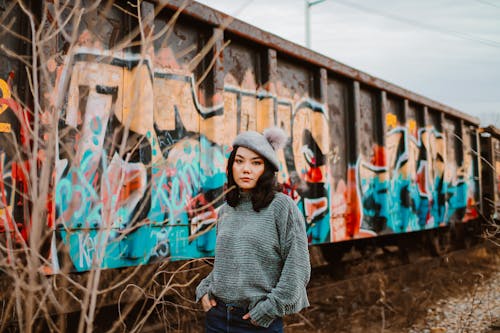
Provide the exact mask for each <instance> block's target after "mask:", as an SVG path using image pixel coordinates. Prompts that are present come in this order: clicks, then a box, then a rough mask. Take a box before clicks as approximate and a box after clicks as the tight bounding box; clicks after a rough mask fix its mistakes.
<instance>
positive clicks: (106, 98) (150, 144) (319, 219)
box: [0, 1, 478, 271]
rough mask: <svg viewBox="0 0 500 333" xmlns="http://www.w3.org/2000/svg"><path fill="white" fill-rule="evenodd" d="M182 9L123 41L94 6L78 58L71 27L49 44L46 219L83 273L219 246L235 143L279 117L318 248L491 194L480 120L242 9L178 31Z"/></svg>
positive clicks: (118, 26) (194, 20)
mask: <svg viewBox="0 0 500 333" xmlns="http://www.w3.org/2000/svg"><path fill="white" fill-rule="evenodd" d="M179 4H180V3H179V1H173V2H168V4H166V6H167V8H169V9H170V10H164V11H159V10H156V9H155V8H154V7H153V6H152V3H147V2H144V3H143V4H142V5H141V9H142V10H144V11H145V12H146V15H149V14H152V13H155V12H157V13H158V14H157V16H156V17H154V19H152V20H151V21H146V22H144V24H145V25H146V26H147V27H149V28H152V27H154V29H153V30H152V31H153V32H154V33H155V34H156V35H157V38H156V39H155V40H154V41H153V42H149V41H147V40H146V41H143V42H142V43H141V39H140V36H139V35H137V36H135V37H134V38H133V42H135V43H136V45H124V46H123V48H118V49H115V48H116V47H118V46H119V45H121V43H122V40H121V38H123V37H124V36H127V34H128V33H130V32H134V31H135V30H136V28H137V24H136V23H137V22H136V20H135V19H134V17H133V16H131V15H128V14H125V13H124V12H123V10H119V9H117V8H116V7H111V9H110V10H109V11H107V12H106V13H105V14H104V13H103V14H102V16H103V17H101V18H100V20H102V24H96V23H98V22H100V21H96V20H95V17H92V16H91V15H84V16H83V18H82V24H81V26H79V27H78V30H77V37H78V39H77V41H76V43H75V44H74V45H72V46H71V53H68V46H67V45H65V43H64V42H63V38H59V39H56V40H55V42H54V43H53V44H51V45H50V47H48V49H47V51H46V52H48V55H49V61H48V63H47V64H44V66H46V67H47V68H46V69H47V71H48V74H49V76H48V77H47V78H46V79H45V81H44V89H43V90H42V91H41V94H40V95H41V99H42V102H41V109H42V111H43V114H44V115H45V116H44V117H45V119H57V120H58V125H57V130H56V128H55V127H54V128H51V127H50V126H47V129H46V130H47V133H45V134H47V137H48V136H49V134H50V135H53V136H54V137H56V138H57V147H52V148H50V147H48V148H47V147H45V146H43V145H42V146H40V148H39V150H40V152H37V154H38V155H37V156H40V157H41V158H43V157H44V156H54V155H55V156H54V157H53V158H52V160H49V161H43V162H45V163H49V164H50V165H54V168H55V170H54V176H53V177H54V180H53V189H52V193H51V196H52V197H53V203H52V202H51V205H52V206H51V207H52V210H50V209H49V211H50V212H49V213H48V214H47V215H48V220H49V221H48V222H47V225H48V230H49V233H51V237H52V240H53V243H54V244H58V245H59V246H60V249H61V250H60V253H65V254H67V255H68V257H69V258H70V261H71V264H72V265H73V269H74V270H77V271H85V270H89V269H91V268H92V267H93V265H94V258H96V256H98V255H101V256H100V258H102V262H101V263H100V265H101V266H102V267H106V268H116V267H123V266H135V265H140V264H146V263H153V262H161V261H165V260H170V259H174V260H175V259H185V258H193V257H204V256H210V255H212V254H213V251H214V248H215V239H216V237H215V235H216V233H215V227H214V226H215V224H214V222H215V221H216V217H217V212H218V209H219V208H220V207H221V205H222V203H223V201H222V200H221V195H222V193H223V190H224V184H225V181H226V179H225V177H226V175H225V162H226V159H227V157H228V155H229V153H230V149H231V143H232V140H233V139H234V137H235V136H236V135H237V133H239V132H241V131H244V130H258V131H262V130H264V129H265V128H268V127H270V126H278V127H281V128H282V129H283V130H284V131H285V132H286V133H287V135H288V144H287V146H286V147H285V148H284V149H282V150H280V151H278V152H277V153H278V158H279V161H280V169H279V172H278V181H279V183H281V184H282V185H283V187H284V192H285V193H286V194H288V195H289V196H290V197H292V198H293V199H294V200H295V202H296V204H297V206H298V207H299V210H300V211H301V212H302V214H303V215H304V218H305V221H306V229H307V233H308V237H309V241H310V243H311V244H320V243H329V242H338V241H344V240H353V239H356V238H360V237H372V236H378V235H382V234H387V233H404V232H411V231H417V230H424V229H430V228H436V227H438V226H441V225H446V224H448V223H450V222H451V219H452V218H453V219H454V220H456V221H461V222H466V221H467V220H469V219H470V218H471V217H472V216H474V212H475V211H474V209H475V198H477V197H478V190H477V188H475V187H474V179H472V178H473V177H472V178H471V176H470V175H474V171H473V170H472V168H469V167H468V165H467V163H466V162H467V159H465V158H463V157H464V155H463V152H462V151H463V150H464V149H467V147H469V146H470V145H471V143H470V142H468V141H467V140H465V141H464V140H463V139H464V137H465V136H467V135H469V136H471V137H472V136H473V135H474V133H475V131H476V130H477V120H476V119H475V118H474V117H470V116H468V115H465V114H461V113H458V112H455V110H452V109H450V108H448V107H444V106H441V105H440V104H438V103H435V102H432V101H430V100H428V99H425V98H423V97H420V96H418V95H415V94H413V93H410V92H406V91H404V90H402V89H401V88H398V87H396V86H393V85H390V84H388V83H386V82H384V81H382V80H379V79H377V78H373V77H370V76H369V75H366V74H364V73H361V72H358V71H356V70H354V69H352V68H349V67H347V66H344V65H342V64H339V63H337V62H335V61H334V60H331V59H328V58H326V57H324V56H320V55H317V54H315V53H313V52H312V51H310V50H306V49H304V48H301V47H300V46H297V45H294V44H292V43H290V42H288V41H285V40H282V39H280V38H278V37H276V36H272V35H270V34H268V33H266V32H263V31H261V30H259V29H257V28H254V27H251V26H249V25H246V24H244V23H242V22H239V21H237V20H233V21H232V22H231V24H230V25H229V26H228V28H227V29H222V28H220V27H219V26H220V25H221V23H223V22H224V20H225V19H227V18H228V17H227V16H224V15H222V14H220V13H217V12H215V11H213V10H211V9H209V8H206V7H203V6H201V5H199V4H196V3H191V4H190V5H188V7H187V8H186V9H185V11H184V12H183V14H182V15H181V16H180V17H179V18H178V19H177V20H176V21H175V24H173V25H172V26H170V25H169V24H170V23H173V22H172V21H171V19H172V15H173V12H172V10H171V9H175V8H176V7H175V6H176V5H179ZM47 8H48V10H49V11H50V10H52V9H53V8H52V5H51V4H50V3H48V6H47ZM134 8H135V9H134ZM128 10H129V11H133V10H137V8H136V7H134V6H130V8H128ZM148 13H149V14H148ZM162 33H163V34H162ZM137 42H139V43H137ZM0 67H2V65H0ZM2 68H3V67H2ZM16 70H19V68H17V69H16ZM0 73H2V74H3V75H6V74H5V73H6V72H5V71H4V72H0ZM0 79H3V80H6V78H5V77H1V78H0ZM64 80H66V81H67V82H66V84H62V83H61V82H62V81H64ZM18 85H19V86H22V85H23V84H22V83H19V84H18ZM54 100H61V101H63V105H62V107H60V108H59V107H58V108H56V107H55V104H54ZM2 103H3V104H2V108H5V110H6V112H8V111H9V110H10V109H12V106H11V105H9V104H6V103H5V102H2ZM5 105H6V106H5ZM57 112H61V113H60V114H59V113H57ZM465 126H468V127H467V128H469V130H470V133H469V134H467V133H466V132H464V130H463V129H464V127H465ZM462 141H464V142H465V143H464V145H465V147H466V148H463V146H462V143H461V142H462ZM0 146H1V147H2V148H3V149H7V148H5V147H8V141H7V140H2V141H1V142H0ZM47 149H52V150H51V151H50V152H48V151H47ZM13 167H14V165H13V164H9V163H7V164H5V170H9V171H10V170H12V168H13ZM459 170H463V172H458V171H459ZM471 170H472V171H471ZM4 178H5V179H7V177H4ZM4 182H5V180H4ZM450 207H451V208H453V209H454V210H453V209H451V208H450ZM22 208H26V206H24V207H22ZM4 212H5V211H4ZM16 222H18V223H21V224H22V223H27V222H26V220H22V219H20V220H19V221H17V220H16ZM49 226H55V228H53V229H50V228H49ZM104 232H107V234H105V241H103V240H102V238H101V237H104V236H103V233H104ZM23 237H26V238H27V237H29V235H28V234H25V235H23ZM58 253H59V252H58ZM60 253H59V254H60ZM50 258H51V259H52V260H53V262H52V267H53V269H55V270H57V269H59V268H60V266H59V262H57V258H58V256H57V255H52V256H50Z"/></svg>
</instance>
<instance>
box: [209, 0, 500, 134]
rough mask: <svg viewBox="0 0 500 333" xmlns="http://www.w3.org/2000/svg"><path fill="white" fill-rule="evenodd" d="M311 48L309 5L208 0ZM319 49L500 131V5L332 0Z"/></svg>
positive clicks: (314, 34) (324, 9)
mask: <svg viewBox="0 0 500 333" xmlns="http://www.w3.org/2000/svg"><path fill="white" fill-rule="evenodd" d="M199 2H201V3H203V4H205V5H208V6H210V7H212V8H215V9H217V10H219V11H222V12H225V13H227V14H229V15H232V16H235V17H237V18H238V19H240V20H242V21H245V22H247V23H250V24H252V25H254V26H256V27H259V28H260V29H263V30H266V31H269V32H271V33H274V34H276V35H278V36H280V37H282V38H285V39H287V40H290V41H292V42H294V43H297V44H300V45H305V0H200V1H199ZM310 15H311V16H310V17H311V48H312V49H313V50H314V51H316V52H318V53H321V54H324V55H326V56H328V57H330V58H333V59H335V60H337V61H340V62H342V63H344V64H346V65H348V66H350V67H354V68H356V69H358V70H361V71H363V72H366V73H368V74H371V75H373V76H376V77H379V78H381V79H383V80H385V81H388V82H391V83H394V84H396V85H398V86H401V87H403V88H405V89H408V90H411V91H414V92H416V93H418V94H421V95H423V96H426V97H429V98H431V99H433V100H436V101H438V102H441V103H443V104H446V105H449V106H451V107H453V108H456V109H458V110H460V111H462V112H465V113H468V114H472V115H475V116H477V117H479V118H480V119H481V124H482V125H489V124H493V125H495V126H497V127H500V0H420V1H408V0H407V1H401V0H326V1H324V2H322V3H318V4H316V5H314V6H312V7H311V9H310Z"/></svg>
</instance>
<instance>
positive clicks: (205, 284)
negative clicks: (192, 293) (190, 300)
mask: <svg viewBox="0 0 500 333" xmlns="http://www.w3.org/2000/svg"><path fill="white" fill-rule="evenodd" d="M210 283H212V272H210V274H208V275H207V276H206V277H205V278H204V279H203V280H201V282H200V284H199V285H198V287H196V302H197V303H198V302H199V301H200V300H201V298H202V297H203V296H204V295H205V294H207V293H208V292H209V289H210Z"/></svg>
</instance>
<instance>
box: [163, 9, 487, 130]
mask: <svg viewBox="0 0 500 333" xmlns="http://www.w3.org/2000/svg"><path fill="white" fill-rule="evenodd" d="M185 3H186V1H183V0H172V1H169V2H168V3H167V4H166V7H168V8H171V9H172V10H176V9H178V8H180V7H181V6H182V5H183V4H185ZM183 13H184V14H185V15H187V16H190V17H193V18H195V19H197V20H199V21H201V22H204V23H206V24H210V25H214V26H225V25H227V24H228V23H229V24H228V25H227V27H226V30H227V31H228V32H230V33H231V34H235V35H237V36H240V37H242V38H244V39H246V40H250V41H253V42H255V43H257V44H259V45H262V46H264V47H269V48H273V49H275V50H277V51H278V52H279V53H283V54H286V55H287V56H292V57H293V58H296V59H299V60H302V61H304V62H307V63H309V64H311V65H314V66H318V67H323V68H326V69H327V70H328V71H331V72H334V73H337V74H341V75H342V76H345V77H347V78H350V79H353V80H356V81H360V82H363V83H364V84H366V85H370V86H372V87H374V88H377V89H382V90H385V91H387V92H389V93H391V94H394V95H397V96H399V97H402V98H407V99H409V100H412V101H414V102H417V103H420V104H423V105H426V106H428V107H430V108H435V109H439V110H441V111H442V112H445V113H447V114H449V115H452V116H455V117H458V118H463V119H465V120H467V121H468V122H471V123H474V124H479V119H478V118H477V117H473V116H471V115H468V114H466V113H464V112H461V111H459V110H456V109H454V108H452V107H450V106H447V105H444V104H442V103H439V102H437V101H434V100H431V99H429V98H427V97H424V96H421V95H419V94H416V93H414V92H411V91H409V90H407V89H404V88H402V87H399V86H397V85H394V84H392V83H389V82H387V81H384V80H382V79H380V78H377V77H374V76H372V75H369V74H367V73H364V72H361V71H359V70H357V69H354V68H352V67H350V66H347V65H345V64H342V63H340V62H338V61H335V60H333V59H331V58H328V57H325V56H324V55H321V54H319V53H316V52H314V51H312V50H310V49H307V48H304V47H302V46H300V45H297V44H294V43H291V42H289V41H287V40H285V39H283V38H281V37H278V36H276V35H274V34H271V33H269V32H266V31H263V30H260V29H258V28H256V27H254V26H252V25H249V24H247V23H245V22H242V21H240V20H238V19H236V18H231V17H230V16H229V15H227V14H224V13H221V12H219V11H216V10H214V9H212V8H209V7H206V6H204V5H202V4H200V3H197V2H195V1H188V5H187V6H186V7H185V8H184V10H183Z"/></svg>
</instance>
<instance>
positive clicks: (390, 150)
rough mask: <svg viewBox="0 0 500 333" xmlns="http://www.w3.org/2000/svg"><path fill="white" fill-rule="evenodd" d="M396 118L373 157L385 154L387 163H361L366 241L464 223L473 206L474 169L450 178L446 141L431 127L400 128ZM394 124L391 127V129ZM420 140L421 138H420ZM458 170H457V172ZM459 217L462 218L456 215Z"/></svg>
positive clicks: (359, 173)
mask: <svg viewBox="0 0 500 333" xmlns="http://www.w3.org/2000/svg"><path fill="white" fill-rule="evenodd" d="M394 117H395V116H394V115H392V114H390V115H389V116H388V117H387V123H388V125H391V124H392V126H390V127H394V128H391V129H390V131H389V132H388V133H387V134H386V144H385V147H378V146H377V147H374V150H375V153H374V155H375V156H376V155H378V154H380V151H382V152H383V156H385V158H378V160H379V161H384V162H383V163H373V161H372V163H368V162H365V161H363V160H362V158H359V159H358V163H357V165H356V174H357V177H358V180H357V184H358V193H359V196H360V200H361V201H362V207H363V209H362V217H361V232H362V234H363V235H364V236H373V235H377V234H384V233H393V232H396V233H399V232H409V231H416V230H423V229H429V228H435V227H437V226H441V225H446V224H449V223H450V221H451V220H452V219H453V218H454V219H456V220H458V221H461V220H462V219H463V217H464V213H465V209H466V207H467V205H468V203H467V202H469V205H470V204H471V202H470V200H468V198H469V199H470V198H471V196H472V195H473V193H474V190H473V189H472V190H470V187H473V186H474V180H473V177H472V175H473V170H471V168H470V164H471V163H467V162H464V166H462V169H465V168H468V169H469V170H468V171H467V172H465V171H461V172H454V173H453V174H452V175H450V174H448V179H447V178H446V176H447V174H446V170H445V165H446V166H447V167H448V166H451V163H450V162H448V163H446V151H445V137H444V135H443V134H441V133H440V132H438V131H437V130H436V129H434V128H432V127H428V128H422V129H419V130H418V131H417V129H416V125H415V124H414V123H413V125H412V123H411V122H410V123H409V126H408V127H401V126H395V119H394ZM389 122H390V123H389ZM415 134H416V135H415ZM457 169H458V168H455V170H457ZM457 214H458V215H457Z"/></svg>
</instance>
